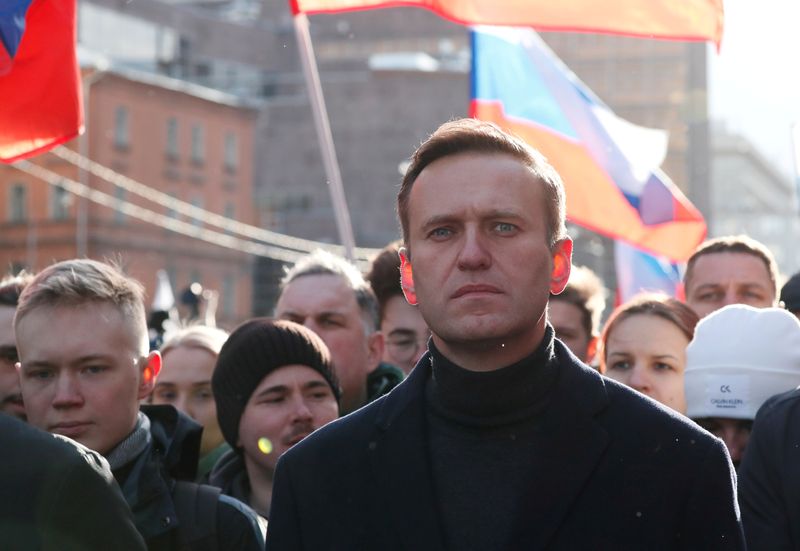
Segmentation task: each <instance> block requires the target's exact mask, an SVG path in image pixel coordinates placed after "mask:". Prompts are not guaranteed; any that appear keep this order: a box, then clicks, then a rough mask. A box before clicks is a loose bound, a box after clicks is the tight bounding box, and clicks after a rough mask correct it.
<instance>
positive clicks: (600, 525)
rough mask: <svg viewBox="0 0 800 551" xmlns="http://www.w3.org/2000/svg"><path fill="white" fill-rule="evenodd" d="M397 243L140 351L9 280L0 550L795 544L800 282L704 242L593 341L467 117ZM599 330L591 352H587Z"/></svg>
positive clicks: (591, 286)
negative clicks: (662, 289) (676, 280)
mask: <svg viewBox="0 0 800 551" xmlns="http://www.w3.org/2000/svg"><path fill="white" fill-rule="evenodd" d="M398 214H399V218H400V224H401V228H402V234H403V237H402V240H400V241H397V242H394V243H391V244H389V245H388V246H387V247H386V248H385V249H384V250H383V251H382V252H381V253H380V254H379V255H377V256H376V258H375V259H374V261H373V262H372V265H371V267H370V269H369V270H368V273H367V274H366V276H365V275H364V274H362V273H361V272H360V271H359V270H358V269H357V268H356V267H355V266H354V265H353V264H351V263H350V262H349V261H347V260H346V259H344V258H341V257H338V256H336V255H333V254H330V253H327V252H323V251H316V252H314V253H311V254H309V255H308V256H307V257H305V258H303V259H302V260H300V261H299V262H297V264H296V265H294V266H293V267H291V269H289V270H288V271H287V273H286V275H285V277H284V279H283V280H282V282H281V284H280V293H279V296H278V299H277V302H276V306H275V312H274V316H273V317H271V318H255V319H250V320H247V321H244V322H243V323H242V324H241V325H239V326H238V327H236V328H233V330H232V331H231V332H230V333H228V332H226V331H224V330H222V329H219V328H216V327H210V326H208V325H202V324H192V325H188V326H185V327H182V328H178V329H175V330H173V331H172V332H171V333H168V334H166V335H165V336H164V339H163V342H161V341H160V339H159V341H158V347H157V348H152V347H151V339H150V336H149V334H148V326H147V323H146V311H145V302H144V293H143V288H142V286H141V285H140V284H139V283H138V282H136V281H135V280H133V279H131V278H130V277H128V276H126V275H125V274H124V273H123V272H122V271H121V270H120V269H119V268H118V267H117V266H115V265H112V264H110V263H106V262H100V261H95V260H88V259H72V260H65V261H61V262H57V263H54V264H52V265H50V266H48V267H46V268H44V269H43V270H42V271H41V272H39V273H37V274H23V275H17V276H14V277H9V278H7V279H5V280H4V281H3V282H2V283H1V284H0V412H2V414H0V442H2V443H3V454H0V455H2V457H0V465H2V467H3V468H2V469H0V492H2V495H3V497H4V499H3V500H2V505H0V510H1V511H0V534H2V536H3V544H2V545H0V547H2V546H3V545H4V544H6V543H8V544H10V546H11V547H10V548H11V549H47V550H62V549H66V550H72V549H75V550H79V549H81V550H82V549H103V550H105V549H126V550H127V549H131V550H134V549H149V550H162V549H163V550H173V549H176V550H177V549H181V550H184V549H187V550H205V549H209V550H211V549H236V550H238V549H243V550H248V549H265V548H266V549H269V550H296V549H309V550H311V549H313V550H317V549H380V550H384V549H426V550H427V549H452V550H470V549H476V550H477V549H649V548H656V549H745V548H746V547H749V548H751V549H756V550H758V549H765V550H772V549H800V501H798V500H797V496H799V495H800V390H797V389H798V386H800V320H798V317H797V315H798V314H800V276H799V275H796V276H794V277H793V278H791V279H789V280H788V282H787V283H786V284H785V285H784V286H783V288H782V290H781V291H780V293H779V284H780V274H779V270H778V267H777V264H776V262H775V260H774V258H773V256H772V254H771V253H770V251H769V250H768V249H767V248H766V247H764V246H763V245H762V244H760V243H759V242H757V241H755V240H753V239H751V238H748V237H746V236H731V237H723V238H717V239H711V240H709V241H707V242H706V243H703V244H702V245H701V246H700V247H698V249H697V250H696V252H695V253H694V255H693V256H692V257H691V259H690V260H689V261H688V264H687V269H686V273H685V278H684V292H685V301H681V300H679V299H677V298H673V297H668V296H665V295H660V294H650V293H644V294H642V295H640V296H637V297H635V298H634V299H632V300H630V301H628V302H626V303H624V304H621V305H619V306H617V308H616V309H614V310H613V312H611V313H610V315H609V316H608V319H607V321H606V322H605V324H602V318H603V310H604V308H605V302H606V296H605V292H606V291H605V289H604V286H603V283H602V281H601V280H600V279H599V278H598V277H597V275H595V274H594V273H593V272H592V271H591V270H589V269H587V268H585V267H577V266H572V262H571V253H572V241H571V240H570V238H569V237H568V236H567V233H566V227H565V197H564V190H563V185H562V183H561V180H560V177H559V175H558V174H557V173H556V172H555V171H554V170H553V169H552V167H551V166H550V165H549V164H548V163H547V161H546V160H545V159H544V158H543V157H542V156H541V155H540V154H539V153H538V152H537V151H535V150H534V149H532V148H531V147H530V146H528V145H527V144H525V143H524V142H522V141H520V140H519V139H517V138H516V137H514V136H512V135H510V134H507V133H505V132H503V131H501V130H500V129H498V128H497V127H496V126H494V125H492V124H489V123H483V122H479V121H476V120H472V119H462V120H457V121H452V122H449V123H446V124H444V125H442V126H441V127H440V128H439V129H438V130H437V131H436V132H435V133H434V134H432V135H431V136H430V137H429V138H428V140H426V141H425V142H424V143H423V144H422V145H421V146H420V147H419V148H418V149H417V151H415V152H414V154H413V156H412V158H411V163H410V166H409V167H408V170H407V171H406V173H405V176H404V177H403V181H402V184H401V187H400V191H399V195H398ZM601 325H602V328H601Z"/></svg>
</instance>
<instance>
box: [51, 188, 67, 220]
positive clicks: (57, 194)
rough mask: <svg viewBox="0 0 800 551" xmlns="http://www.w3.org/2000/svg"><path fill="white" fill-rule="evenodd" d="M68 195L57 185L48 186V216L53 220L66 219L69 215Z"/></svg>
mask: <svg viewBox="0 0 800 551" xmlns="http://www.w3.org/2000/svg"><path fill="white" fill-rule="evenodd" d="M69 204H70V195H69V192H68V191H67V190H66V189H64V188H63V187H61V186H59V185H55V186H51V187H50V217H51V218H52V219H53V220H66V219H67V217H68V216H69Z"/></svg>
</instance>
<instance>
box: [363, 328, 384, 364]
mask: <svg viewBox="0 0 800 551" xmlns="http://www.w3.org/2000/svg"><path fill="white" fill-rule="evenodd" d="M383 347H384V339H383V333H381V332H380V331H374V332H373V333H372V334H371V335H369V336H367V361H368V362H369V365H370V370H372V369H375V367H377V365H378V364H379V363H381V360H382V359H383Z"/></svg>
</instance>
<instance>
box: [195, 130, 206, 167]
mask: <svg viewBox="0 0 800 551" xmlns="http://www.w3.org/2000/svg"><path fill="white" fill-rule="evenodd" d="M205 141H206V140H205V132H204V131H203V127H202V126H198V125H194V126H192V162H195V163H202V162H203V161H204V160H205V156H206V144H205Z"/></svg>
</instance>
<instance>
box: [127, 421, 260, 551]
mask: <svg viewBox="0 0 800 551" xmlns="http://www.w3.org/2000/svg"><path fill="white" fill-rule="evenodd" d="M141 411H142V413H144V414H145V415H146V416H147V417H148V419H149V420H150V439H149V441H148V443H147V445H146V447H145V448H144V451H142V452H141V453H139V454H138V455H136V456H135V457H134V458H133V459H132V460H131V461H130V462H128V463H126V464H124V465H122V466H120V467H119V468H117V469H115V470H114V471H113V472H114V477H115V478H116V479H117V482H118V483H119V485H120V487H121V488H122V493H123V495H124V496H125V499H126V501H127V502H128V505H129V506H130V508H131V511H132V512H133V516H134V523H135V524H136V528H137V529H138V530H139V532H140V533H141V534H142V536H143V537H144V539H145V541H146V543H147V546H148V549H149V550H150V551H154V550H162V549H163V550H177V549H191V550H195V549H213V548H215V547H216V548H219V549H243V550H250V549H252V550H254V551H255V550H256V549H258V550H261V549H263V548H264V539H263V538H264V534H263V532H262V527H261V524H260V523H259V520H258V517H257V515H256V514H255V513H254V512H253V510H252V509H250V508H249V507H247V506H246V505H244V504H243V503H239V502H238V501H236V500H234V499H231V498H229V497H226V496H219V497H218V498H217V499H218V502H217V504H216V517H217V519H216V520H217V522H216V531H215V532H214V531H213V530H212V531H211V532H212V533H213V535H214V536H215V537H216V542H214V543H212V544H208V542H205V543H204V544H198V545H190V546H186V545H182V544H181V543H180V542H179V541H178V540H179V538H178V523H179V521H180V518H179V516H180V515H179V513H176V507H175V504H174V502H173V491H174V489H175V482H176V481H177V480H183V481H192V480H194V478H195V475H196V471H197V459H198V454H199V450H200V437H201V434H202V427H201V426H200V425H198V424H197V423H195V422H194V421H192V420H191V419H190V418H189V417H187V416H186V415H184V414H182V413H180V412H178V410H176V409H175V408H174V407H172V406H142V407H141ZM207 498H208V496H203V497H198V500H199V499H207Z"/></svg>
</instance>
